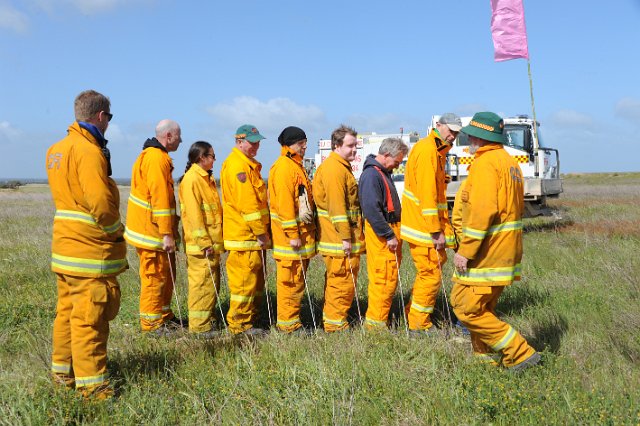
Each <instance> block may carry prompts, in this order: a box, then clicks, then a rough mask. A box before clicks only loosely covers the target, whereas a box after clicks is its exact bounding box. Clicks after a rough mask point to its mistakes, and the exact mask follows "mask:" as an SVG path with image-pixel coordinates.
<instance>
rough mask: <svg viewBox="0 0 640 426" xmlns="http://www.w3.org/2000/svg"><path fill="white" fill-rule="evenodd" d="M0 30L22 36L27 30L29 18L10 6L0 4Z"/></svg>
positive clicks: (3, 3) (4, 3)
mask: <svg viewBox="0 0 640 426" xmlns="http://www.w3.org/2000/svg"><path fill="white" fill-rule="evenodd" d="M0 28H4V29H7V30H10V31H15V32H16V33H19V34H24V33H26V32H27V31H28V30H29V18H28V17H27V15H25V14H24V13H22V12H20V11H19V10H17V9H16V8H14V7H13V6H11V4H9V3H6V2H0Z"/></svg>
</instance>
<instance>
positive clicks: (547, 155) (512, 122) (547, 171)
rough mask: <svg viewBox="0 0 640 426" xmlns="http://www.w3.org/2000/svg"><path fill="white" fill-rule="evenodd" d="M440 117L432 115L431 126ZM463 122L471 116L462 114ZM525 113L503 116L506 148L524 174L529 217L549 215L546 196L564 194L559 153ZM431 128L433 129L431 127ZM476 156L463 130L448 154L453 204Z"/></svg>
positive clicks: (449, 186) (447, 168) (467, 122)
mask: <svg viewBox="0 0 640 426" xmlns="http://www.w3.org/2000/svg"><path fill="white" fill-rule="evenodd" d="M439 118H440V116H437V115H436V116H433V117H432V119H431V127H433V126H435V123H436V122H437V121H438V119H439ZM461 119H462V124H463V125H464V126H466V125H468V124H469V122H470V121H471V117H462V118H461ZM536 124H537V126H536V128H535V129H534V122H533V120H532V119H531V118H529V117H528V116H526V115H519V116H517V117H508V118H505V119H504V131H505V134H506V138H507V142H506V144H505V149H506V151H507V152H508V153H509V154H510V155H511V156H512V157H514V158H515V159H516V161H517V162H518V163H519V164H520V168H521V169H522V174H523V176H524V199H525V208H526V213H527V216H538V215H543V214H544V215H546V214H550V212H549V210H548V209H547V205H546V203H547V198H557V197H558V196H559V195H560V193H562V179H561V178H560V153H559V152H558V150H557V149H555V148H550V147H546V146H544V144H543V143H542V137H541V134H540V123H539V122H538V123H536ZM429 130H430V129H429ZM472 162H473V155H471V154H470V153H469V139H468V137H467V135H466V134H464V133H462V132H460V133H459V134H458V137H457V138H456V140H455V141H454V143H453V147H452V148H451V150H450V151H449V153H448V154H447V164H446V173H447V174H448V175H449V176H450V177H451V182H449V184H448V185H447V201H448V202H449V204H450V205H453V200H454V199H455V195H456V192H457V191H458V188H459V187H460V183H461V182H462V181H463V180H465V179H466V178H467V176H468V175H469V170H468V169H469V166H470V165H471V163H472Z"/></svg>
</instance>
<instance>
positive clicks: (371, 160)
mask: <svg viewBox="0 0 640 426" xmlns="http://www.w3.org/2000/svg"><path fill="white" fill-rule="evenodd" d="M407 152H409V147H408V146H407V145H406V144H405V143H404V142H402V140H401V139H399V138H387V139H385V140H383V141H382V144H380V148H379V150H378V155H374V154H370V155H369V156H368V157H367V159H366V160H365V162H364V169H363V170H362V174H361V175H360V182H359V184H358V190H359V194H360V205H361V206H362V214H363V215H364V218H365V221H364V236H365V243H366V249H367V273H368V275H369V306H368V308H367V314H366V320H365V325H366V327H367V328H370V329H372V328H385V329H386V328H387V322H388V320H389V310H390V309H391V302H392V300H393V295H394V294H395V291H396V286H397V284H398V271H399V269H400V262H401V261H402V241H401V240H400V217H401V207H400V197H398V192H397V191H396V187H395V185H394V183H393V179H391V172H392V171H393V170H394V169H395V168H397V167H398V166H399V165H400V163H402V160H403V159H404V157H405V156H406V155H407Z"/></svg>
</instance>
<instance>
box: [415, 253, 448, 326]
mask: <svg viewBox="0 0 640 426" xmlns="http://www.w3.org/2000/svg"><path fill="white" fill-rule="evenodd" d="M409 248H410V249H411V257H413V262H414V263H415V265H416V278H415V281H414V282H413V292H412V294H411V301H410V302H409V304H408V305H407V312H408V314H407V317H408V320H409V328H410V329H411V330H426V329H429V328H431V326H432V325H433V323H432V322H431V314H432V313H433V308H434V307H435V304H436V298H437V297H438V292H439V291H440V287H441V285H442V267H443V266H444V264H445V262H446V261H447V253H446V251H445V250H444V249H443V250H436V249H435V248H434V247H424V246H418V245H415V244H411V243H409Z"/></svg>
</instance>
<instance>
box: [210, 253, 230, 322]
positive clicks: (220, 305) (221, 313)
mask: <svg viewBox="0 0 640 426" xmlns="http://www.w3.org/2000/svg"><path fill="white" fill-rule="evenodd" d="M207 266H208V267H209V275H210V276H211V283H212V284H213V290H214V291H215V292H216V300H217V301H218V309H219V310H220V319H222V323H223V324H224V329H225V331H228V330H229V329H228V328H227V322H226V321H225V320H224V312H223V311H222V303H221V302H220V293H218V287H217V286H216V280H215V278H213V270H212V269H211V263H209V257H207Z"/></svg>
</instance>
